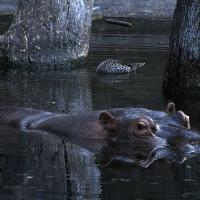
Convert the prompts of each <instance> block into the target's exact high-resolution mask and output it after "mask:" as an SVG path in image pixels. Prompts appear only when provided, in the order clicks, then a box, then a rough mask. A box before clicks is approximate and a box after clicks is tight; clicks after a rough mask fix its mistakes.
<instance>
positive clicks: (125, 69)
mask: <svg viewBox="0 0 200 200" xmlns="http://www.w3.org/2000/svg"><path fill="white" fill-rule="evenodd" d="M143 65H145V63H131V64H127V63H125V62H123V61H119V60H117V59H106V60H104V61H103V62H101V63H100V64H99V65H98V67H97V69H96V72H97V73H99V74H124V73H131V72H133V73H135V72H136V70H137V68H139V67H142V66H143Z"/></svg>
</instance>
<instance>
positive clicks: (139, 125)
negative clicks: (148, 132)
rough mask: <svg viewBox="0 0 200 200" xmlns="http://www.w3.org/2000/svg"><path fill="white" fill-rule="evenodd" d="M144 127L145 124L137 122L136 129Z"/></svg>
mask: <svg viewBox="0 0 200 200" xmlns="http://www.w3.org/2000/svg"><path fill="white" fill-rule="evenodd" d="M145 127H146V126H145V124H144V123H143V122H138V124H137V128H138V130H143V129H144V128H145Z"/></svg>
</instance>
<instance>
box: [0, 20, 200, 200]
mask: <svg viewBox="0 0 200 200" xmlns="http://www.w3.org/2000/svg"><path fill="white" fill-rule="evenodd" d="M163 23H164V25H165V26H164V28H163V29H162V26H163ZM142 24H143V25H144V24H145V27H144V26H142ZM151 25H152V26H153V27H154V30H153V31H152V26H147V23H146V22H140V23H139V22H138V21H136V23H135V26H134V27H135V30H136V31H135V32H134V30H133V31H131V32H130V33H129V30H127V29H126V30H125V32H123V31H124V30H122V29H121V30H119V29H120V28H119V29H117V28H114V29H115V32H116V34H113V32H112V30H107V27H106V28H105V27H104V28H105V29H101V30H100V31H99V32H98V33H97V30H93V35H92V38H91V45H90V54H89V56H88V58H87V62H86V64H85V65H84V66H78V68H77V69H73V70H71V71H68V72H67V71H57V72H47V71H46V72H21V71H19V70H18V71H15V70H12V71H10V72H8V73H7V74H6V75H4V74H1V75H0V76H1V79H0V105H17V106H26V107H33V108H39V109H43V110H48V111H55V112H65V113H68V114H74V113H79V112H87V111H90V110H96V109H102V108H113V107H124V106H133V107H139V106H142V107H147V108H150V109H156V110H162V109H163V107H164V105H163V98H162V94H161V82H162V72H163V69H164V67H165V63H166V59H167V55H168V52H167V44H168V32H167V30H168V29H170V27H169V23H168V22H162V21H161V22H159V23H158V22H156V24H151ZM98 26H99V25H98ZM98 26H97V27H98ZM112 27H113V26H112ZM138 27H143V29H144V30H145V31H143V32H142V31H139V28H138ZM155 27H156V28H155ZM159 27H161V28H159ZM155 30H158V31H157V32H156V31H155ZM163 30H164V31H163ZM141 32H142V33H141ZM108 57H109V58H118V59H122V60H126V61H127V62H130V63H133V62H145V63H146V65H145V66H144V67H142V68H141V69H140V70H139V71H138V72H137V73H136V74H134V75H125V76H99V75H96V74H95V68H96V66H97V64H98V63H100V62H101V61H102V60H104V59H106V58H108ZM197 107H198V106H197ZM198 122H199V121H196V122H195V124H199V123H198ZM95 158H96V157H95V156H94V154H93V153H92V152H90V151H88V150H85V149H83V148H81V147H78V146H76V145H72V144H70V143H67V142H66V140H64V139H63V138H59V137H57V136H55V135H50V134H46V133H44V134H41V133H40V134H38V133H37V132H36V133H22V132H19V131H18V130H16V129H14V128H10V127H4V126H1V127H0V189H1V190H0V199H2V200H11V199H12V200H13V199H17V200H22V199H26V200H29V199H30V200H44V199H45V200H47V199H48V200H50V199H52V200H53V199H55V200H66V199H80V200H82V199H91V200H93V199H115V200H118V199H119V200H120V199H172V200H173V199H199V198H200V195H199V194H200V192H199V191H200V184H199V183H200V180H199V173H200V171H199V161H200V160H199V159H200V158H199V156H198V155H197V156H195V157H194V158H191V159H189V160H187V161H186V162H184V163H183V164H175V163H168V162H166V161H164V160H162V161H156V162H154V163H153V164H152V165H150V166H149V167H148V168H147V169H143V168H140V167H130V166H117V165H113V166H112V167H99V166H97V165H96V163H95V162H96V161H95Z"/></svg>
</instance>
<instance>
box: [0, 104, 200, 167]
mask: <svg viewBox="0 0 200 200" xmlns="http://www.w3.org/2000/svg"><path fill="white" fill-rule="evenodd" d="M169 112H170V113H169ZM0 124H4V125H5V124H7V125H12V126H15V127H19V128H20V129H21V130H23V131H26V132H30V131H33V132H34V131H40V132H41V133H44V132H48V133H53V134H57V135H60V136H65V137H66V138H67V139H69V141H72V142H75V143H76V144H79V143H81V144H85V147H86V148H88V149H91V148H90V147H91V146H90V145H89V144H88V141H93V142H94V143H98V144H100V147H101V148H99V150H98V151H99V152H100V154H99V155H103V156H100V158H101V159H100V161H101V162H102V160H103V163H110V162H111V161H113V160H114V161H119V162H125V163H131V164H134V165H139V166H141V167H147V166H149V165H150V164H151V163H152V162H153V161H154V160H158V159H161V158H170V159H172V160H173V159H174V160H175V161H177V158H175V157H176V156H175V155H176V152H179V153H180V152H181V153H180V154H181V156H180V155H179V154H178V162H183V161H184V159H185V157H186V156H190V154H191V153H194V146H195V145H196V144H197V143H198V141H200V136H199V133H198V132H196V131H192V130H190V124H189V118H188V116H187V115H185V114H184V113H183V112H181V111H177V112H175V111H172V112H171V111H170V109H168V111H167V112H160V111H152V110H148V109H145V108H119V109H111V110H101V111H92V112H90V113H85V114H79V115H74V116H68V115H66V114H59V113H51V112H46V111H42V110H35V109H31V108H19V107H2V108H0ZM81 146H83V145H81ZM102 158H103V159H102Z"/></svg>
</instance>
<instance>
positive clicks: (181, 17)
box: [163, 0, 200, 100]
mask: <svg viewBox="0 0 200 200" xmlns="http://www.w3.org/2000/svg"><path fill="white" fill-rule="evenodd" d="M199 91H200V0H177V5H176V9H175V12H174V19H173V26H172V33H171V37H170V55H169V60H168V63H167V67H166V70H165V73H164V79H163V92H164V95H165V96H166V97H167V99H170V100H174V99H175V98H176V99H177V98H180V96H183V95H184V97H186V96H187V97H188V96H192V95H194V94H196V93H198V94H199Z"/></svg>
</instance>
